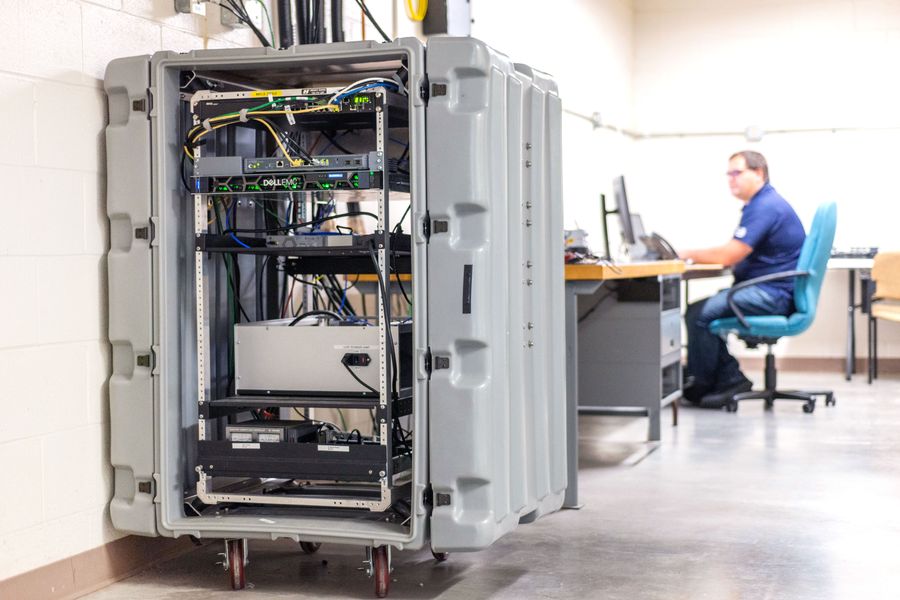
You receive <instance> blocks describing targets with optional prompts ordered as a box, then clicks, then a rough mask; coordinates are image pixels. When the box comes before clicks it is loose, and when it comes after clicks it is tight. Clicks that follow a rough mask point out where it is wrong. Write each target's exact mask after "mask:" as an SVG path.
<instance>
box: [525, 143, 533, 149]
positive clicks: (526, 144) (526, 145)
mask: <svg viewBox="0 0 900 600" xmlns="http://www.w3.org/2000/svg"><path fill="white" fill-rule="evenodd" d="M531 148H532V145H531V142H525V149H526V150H531Z"/></svg>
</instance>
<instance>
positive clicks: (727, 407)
mask: <svg viewBox="0 0 900 600" xmlns="http://www.w3.org/2000/svg"><path fill="white" fill-rule="evenodd" d="M737 409H738V403H737V402H735V401H734V400H732V401H731V402H729V403H728V404H726V405H725V410H727V411H728V412H732V413H733V412H737Z"/></svg>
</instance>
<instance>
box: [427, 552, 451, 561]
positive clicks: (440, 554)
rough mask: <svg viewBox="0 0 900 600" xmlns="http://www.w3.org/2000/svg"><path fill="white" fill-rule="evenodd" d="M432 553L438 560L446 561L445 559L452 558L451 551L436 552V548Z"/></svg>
mask: <svg viewBox="0 0 900 600" xmlns="http://www.w3.org/2000/svg"><path fill="white" fill-rule="evenodd" d="M431 555H432V556H433V557H434V560H436V561H438V562H444V561H445V560H447V559H448V558H450V553H449V552H435V551H434V550H432V551H431Z"/></svg>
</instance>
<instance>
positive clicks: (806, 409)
mask: <svg viewBox="0 0 900 600" xmlns="http://www.w3.org/2000/svg"><path fill="white" fill-rule="evenodd" d="M814 410H816V405H815V404H811V403H809V402H807V403H806V404H804V405H803V412H805V413H807V414H809V413H811V412H813V411H814Z"/></svg>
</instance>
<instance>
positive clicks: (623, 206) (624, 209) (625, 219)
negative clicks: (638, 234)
mask: <svg viewBox="0 0 900 600" xmlns="http://www.w3.org/2000/svg"><path fill="white" fill-rule="evenodd" d="M613 194H614V195H615V197H616V210H615V211H610V212H615V213H616V214H618V215H619V226H620V227H621V228H622V239H623V241H624V242H625V243H626V244H631V245H633V244H634V243H635V242H636V241H637V240H636V239H635V237H634V228H633V227H632V226H631V211H629V210H628V195H627V194H626V193H625V176H624V175H619V176H618V177H616V178H615V179H613Z"/></svg>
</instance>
